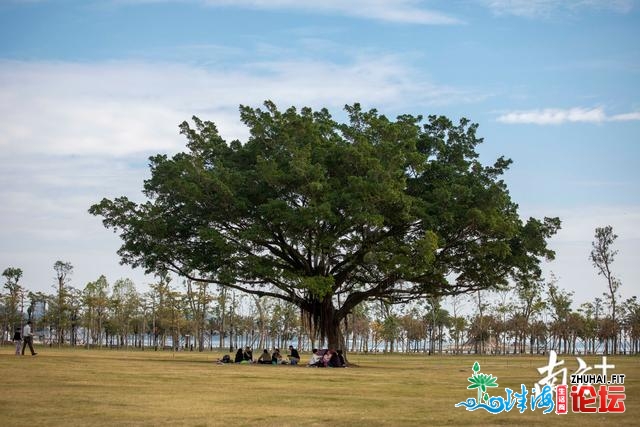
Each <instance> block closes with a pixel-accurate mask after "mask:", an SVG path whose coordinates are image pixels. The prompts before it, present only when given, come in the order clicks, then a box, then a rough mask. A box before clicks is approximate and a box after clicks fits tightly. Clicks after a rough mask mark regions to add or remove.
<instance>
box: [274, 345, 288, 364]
mask: <svg viewBox="0 0 640 427" xmlns="http://www.w3.org/2000/svg"><path fill="white" fill-rule="evenodd" d="M271 363H273V364H274V365H283V364H284V363H285V361H284V360H282V354H280V349H279V348H274V349H273V355H272V356H271Z"/></svg>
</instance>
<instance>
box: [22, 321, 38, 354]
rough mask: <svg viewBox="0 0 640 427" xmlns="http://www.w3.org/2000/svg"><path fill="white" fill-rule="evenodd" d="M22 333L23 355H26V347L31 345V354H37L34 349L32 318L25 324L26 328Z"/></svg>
mask: <svg viewBox="0 0 640 427" xmlns="http://www.w3.org/2000/svg"><path fill="white" fill-rule="evenodd" d="M22 335H23V339H24V343H23V344H22V355H23V356H24V349H25V348H27V346H29V350H31V355H32V356H35V355H36V354H38V353H36V352H35V351H33V332H31V320H29V321H28V322H27V324H26V325H24V329H23V330H22Z"/></svg>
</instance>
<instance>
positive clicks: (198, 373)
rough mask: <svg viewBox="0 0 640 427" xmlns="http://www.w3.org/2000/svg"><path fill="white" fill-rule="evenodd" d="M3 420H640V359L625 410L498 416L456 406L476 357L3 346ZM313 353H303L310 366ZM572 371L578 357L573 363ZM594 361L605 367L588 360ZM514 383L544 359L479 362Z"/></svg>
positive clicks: (620, 362)
mask: <svg viewBox="0 0 640 427" xmlns="http://www.w3.org/2000/svg"><path fill="white" fill-rule="evenodd" d="M1 350H2V351H1V354H0V372H1V373H2V383H3V384H2V389H1V390H2V391H1V392H0V425H2V426H12V425H25V424H26V425H32V426H37V425H47V426H85V425H86V426H103V425H104V426H107V425H108V426H114V425H119V426H120V425H189V426H218V425H220V426H232V425H233V426H251V425H259V426H320V425H325V426H328V425H331V426H426V425H543V424H544V425H561V424H562V425H568V424H569V423H572V424H579V425H580V427H585V426H591V425H637V424H638V423H637V420H638V419H640V364H639V362H640V359H638V358H633V357H615V358H613V357H610V358H609V362H610V363H614V364H615V365H616V369H615V370H614V372H616V373H625V374H626V375H627V377H626V381H625V386H626V393H627V399H626V407H627V411H626V413H625V414H594V415H591V414H572V413H569V414H568V415H565V416H558V415H555V414H549V415H543V414H542V412H541V410H537V411H535V412H531V411H530V410H527V411H526V412H525V413H523V414H520V413H519V412H518V411H517V409H515V408H514V409H513V410H512V411H511V412H509V413H501V414H498V415H491V414H488V413H486V412H480V411H476V412H468V411H466V410H464V409H463V408H455V407H454V405H455V404H456V403H458V402H460V401H463V400H465V399H466V398H468V397H475V393H474V391H472V390H467V389H466V387H467V385H468V382H467V377H469V376H470V375H471V373H472V371H471V366H472V364H473V362H474V361H475V360H476V358H475V357H474V356H461V357H452V356H449V357H444V356H443V357H427V356H425V355H352V356H351V361H352V362H354V363H357V364H358V365H359V366H358V367H356V368H349V369H311V368H305V367H290V366H256V365H253V366H248V365H217V364H215V363H213V362H214V360H216V359H217V358H218V357H220V356H221V354H219V353H210V352H205V353H197V352H179V353H175V354H173V353H171V352H153V351H144V352H142V351H123V350H83V349H74V350H71V349H62V350H58V349H50V348H40V349H38V350H37V351H39V353H40V354H39V355H38V356H36V357H31V356H24V357H16V356H14V355H13V354H12V349H11V348H10V347H3V348H1ZM304 358H305V355H303V360H304ZM562 358H563V359H565V365H566V366H568V368H569V371H572V370H575V369H576V368H577V363H576V360H575V357H573V356H563V357H562ZM585 360H586V361H587V362H588V363H589V365H593V364H594V363H598V362H600V358H599V357H588V358H585ZM478 361H479V362H480V364H481V371H482V372H484V373H490V374H493V375H494V376H497V377H498V383H499V388H497V389H492V390H491V394H492V395H504V387H510V388H512V389H516V388H518V389H519V387H520V384H525V385H527V386H528V387H529V388H530V387H531V386H532V385H533V384H534V382H535V381H537V380H539V379H540V375H539V374H538V373H537V371H536V367H540V366H543V365H545V364H546V362H547V360H546V358H543V357H527V356H517V357H481V358H479V359H478Z"/></svg>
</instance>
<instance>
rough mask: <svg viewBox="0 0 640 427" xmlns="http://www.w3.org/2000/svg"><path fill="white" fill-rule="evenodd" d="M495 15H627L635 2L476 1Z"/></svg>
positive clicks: (602, 0)
mask: <svg viewBox="0 0 640 427" xmlns="http://www.w3.org/2000/svg"><path fill="white" fill-rule="evenodd" d="M478 1H479V2H480V3H481V4H483V5H484V6H486V7H488V8H489V9H490V10H491V11H492V12H493V13H495V14H496V15H516V16H523V17H527V18H538V17H548V16H552V15H554V14H556V13H566V12H570V13H573V12H578V11H580V10H608V11H613V12H617V13H628V12H630V11H631V10H632V9H633V8H634V7H635V3H636V0H478Z"/></svg>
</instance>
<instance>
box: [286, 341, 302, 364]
mask: <svg viewBox="0 0 640 427" xmlns="http://www.w3.org/2000/svg"><path fill="white" fill-rule="evenodd" d="M299 361H300V353H298V350H296V349H295V348H293V346H292V345H290V346H289V363H291V364H292V365H297V364H298V362H299Z"/></svg>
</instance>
